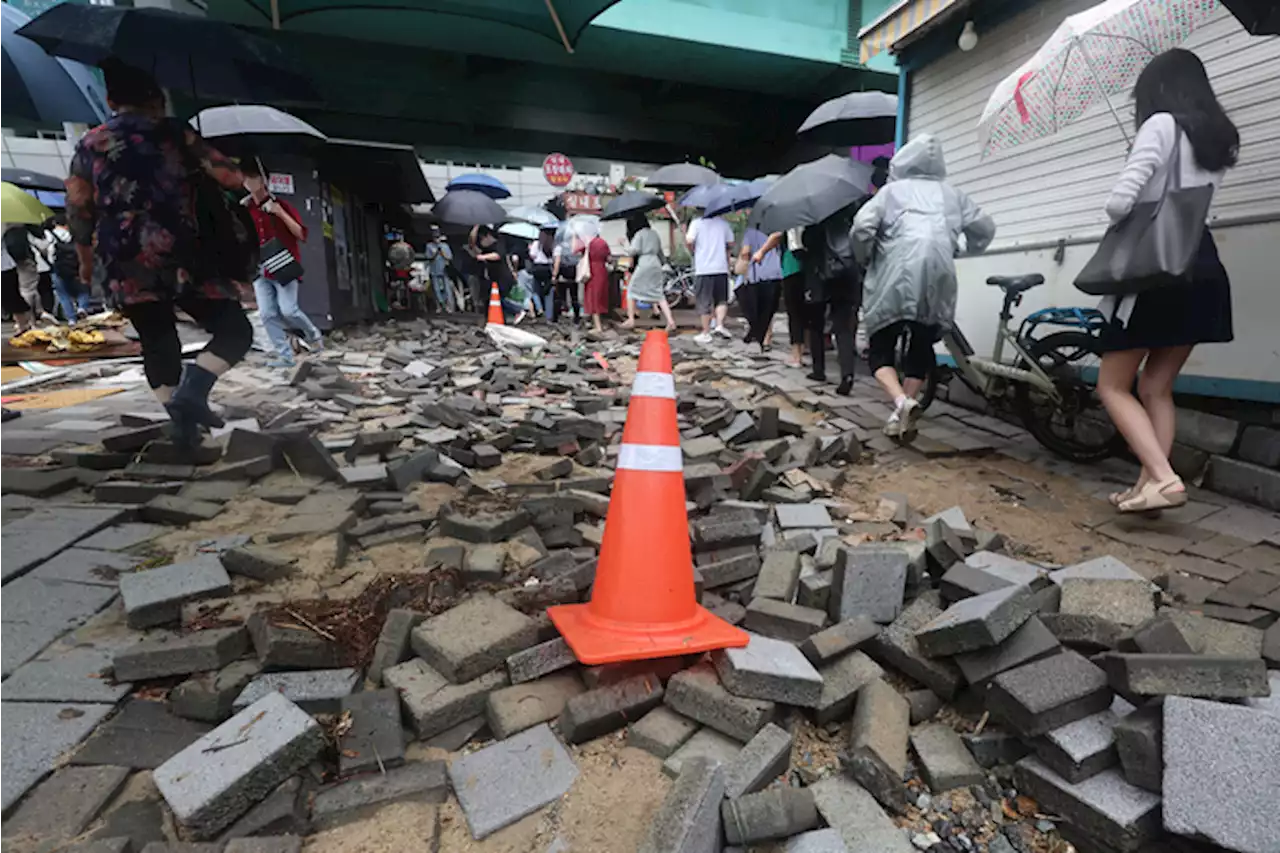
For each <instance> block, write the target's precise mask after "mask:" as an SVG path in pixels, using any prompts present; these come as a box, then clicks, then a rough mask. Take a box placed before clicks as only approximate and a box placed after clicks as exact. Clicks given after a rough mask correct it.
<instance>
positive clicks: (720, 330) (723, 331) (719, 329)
mask: <svg viewBox="0 0 1280 853" xmlns="http://www.w3.org/2000/svg"><path fill="white" fill-rule="evenodd" d="M711 331H712V332H713V333H715V334H717V335H719V336H720V337H722V338H732V337H733V332H731V331H729V330H728V329H727V328H725V327H724V326H716V327H715V328H714V329H712V330H711Z"/></svg>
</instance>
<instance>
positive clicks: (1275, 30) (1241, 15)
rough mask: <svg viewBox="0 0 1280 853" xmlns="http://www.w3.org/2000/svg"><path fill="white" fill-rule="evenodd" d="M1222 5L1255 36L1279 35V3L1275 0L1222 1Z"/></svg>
mask: <svg viewBox="0 0 1280 853" xmlns="http://www.w3.org/2000/svg"><path fill="white" fill-rule="evenodd" d="M1222 5H1223V6H1226V7H1227V9H1228V10H1230V12H1231V14H1233V15H1235V16H1236V19H1237V20H1239V21H1240V23H1242V24H1244V28H1245V29H1246V30H1248V31H1249V32H1251V33H1253V34H1254V35H1255V36H1275V35H1280V3H1277V2H1275V0H1222Z"/></svg>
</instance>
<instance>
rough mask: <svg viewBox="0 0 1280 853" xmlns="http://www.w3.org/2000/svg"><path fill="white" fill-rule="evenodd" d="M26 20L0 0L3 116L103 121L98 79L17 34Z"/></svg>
mask: <svg viewBox="0 0 1280 853" xmlns="http://www.w3.org/2000/svg"><path fill="white" fill-rule="evenodd" d="M30 20H31V19H30V18H29V17H27V16H26V15H24V14H23V13H22V12H21V11H19V10H18V8H17V7H16V6H14V5H12V4H11V3H5V4H3V5H0V30H2V31H3V33H4V45H3V47H2V48H0V65H2V66H3V69H2V70H3V73H0V84H2V85H0V90H2V93H3V102H4V116H5V118H15V119H25V120H27V121H30V122H35V123H37V124H43V125H54V126H56V125H60V124H61V123H62V122H64V121H75V122H84V123H85V124H99V123H101V122H104V121H106V120H107V117H108V116H110V115H111V110H110V109H109V108H108V107H107V102H106V97H105V95H104V94H103V91H102V84H101V83H99V82H98V80H97V79H96V78H95V77H94V76H93V72H92V71H91V70H90V69H89V68H87V67H85V66H84V65H81V64H80V63H79V62H72V61H70V60H67V59H59V58H57V57H54V56H50V55H49V54H47V53H45V52H44V48H43V47H41V46H40V45H38V44H36V43H35V42H33V41H31V40H30V39H27V38H23V37H22V36H20V35H17V33H16V31H17V29H18V28H19V27H21V26H22V25H23V24H26V23H28V22H29V21H30ZM5 123H6V124H8V122H5Z"/></svg>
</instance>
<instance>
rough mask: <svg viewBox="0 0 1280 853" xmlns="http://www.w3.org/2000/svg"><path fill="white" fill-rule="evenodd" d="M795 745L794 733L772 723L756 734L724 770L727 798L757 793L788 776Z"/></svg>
mask: <svg viewBox="0 0 1280 853" xmlns="http://www.w3.org/2000/svg"><path fill="white" fill-rule="evenodd" d="M792 743H793V738H792V736H791V733H790V732H788V731H786V730H785V729H783V728H780V727H779V726H776V725H774V724H773V723H769V724H768V725H766V726H765V727H764V728H763V729H761V730H760V731H758V732H756V736H755V737H753V738H752V739H751V740H749V741H748V742H747V744H746V746H744V747H742V749H741V750H740V751H739V752H738V754H737V756H736V757H735V758H734V759H733V760H732V761H731V762H730V763H729V766H728V767H727V768H726V769H725V796H726V797H728V798H729V799H731V800H732V799H737V798H738V797H741V796H744V795H746V794H754V793H755V792H756V791H759V790H762V789H763V788H765V787H766V786H767V785H768V784H769V783H770V782H772V781H773V780H774V779H776V778H777V777H778V776H780V775H782V774H783V773H785V772H786V770H787V768H788V767H789V766H790V763H791V745H792Z"/></svg>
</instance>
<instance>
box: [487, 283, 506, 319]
mask: <svg viewBox="0 0 1280 853" xmlns="http://www.w3.org/2000/svg"><path fill="white" fill-rule="evenodd" d="M486 322H488V323H493V324H494V325H497V326H505V325H506V322H505V321H504V320H503V319H502V296H501V295H500V294H499V293H498V283H497V282H496V281H495V282H493V286H492V287H490V288H489V319H488V320H487V321H486Z"/></svg>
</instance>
